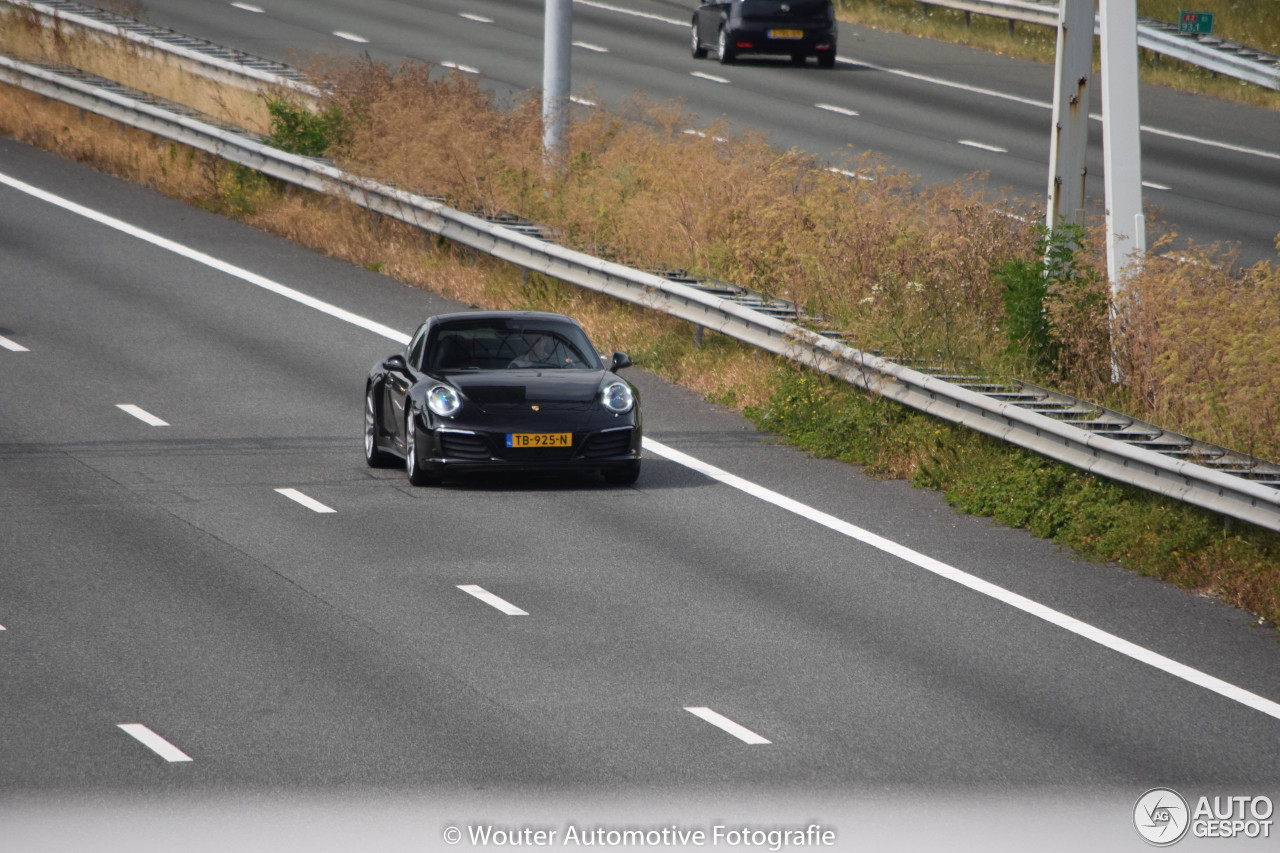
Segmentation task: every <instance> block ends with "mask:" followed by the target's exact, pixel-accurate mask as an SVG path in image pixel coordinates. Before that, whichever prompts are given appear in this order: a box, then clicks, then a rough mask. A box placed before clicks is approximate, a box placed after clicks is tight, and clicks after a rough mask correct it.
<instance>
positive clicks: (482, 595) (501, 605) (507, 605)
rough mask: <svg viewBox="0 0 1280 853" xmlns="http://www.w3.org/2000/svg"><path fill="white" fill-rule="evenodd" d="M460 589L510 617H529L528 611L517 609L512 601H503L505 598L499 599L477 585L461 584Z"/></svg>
mask: <svg viewBox="0 0 1280 853" xmlns="http://www.w3.org/2000/svg"><path fill="white" fill-rule="evenodd" d="M458 589H460V590H462V591H463V592H465V593H466V594H467V595H473V596H475V597H476V598H478V599H480V600H481V601H483V602H484V603H485V604H487V605H489V606H490V607H496V608H497V609H499V610H501V611H502V612H503V613H505V614H507V615H508V616H528V615H529V614H528V613H527V612H526V611H524V610H521V609H520V608H519V607H516V606H515V605H514V604H512V603H511V602H510V601H507V600H506V599H503V598H499V597H498V596H496V595H494V594H493V593H491V592H489V590H487V589H485V588H484V587H482V586H477V585H476V584H473V583H460V584H458Z"/></svg>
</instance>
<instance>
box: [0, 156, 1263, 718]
mask: <svg viewBox="0 0 1280 853" xmlns="http://www.w3.org/2000/svg"><path fill="white" fill-rule="evenodd" d="M0 183H3V184H6V185H8V186H10V187H12V188H14V189H16V190H19V191H21V192H24V193H27V194H28V195H31V196H34V197H35V198H39V199H41V200H43V201H47V202H49V203H50V204H54V205H57V206H59V207H61V208H63V209H65V210H68V211H71V212H72V213H76V214H78V215H80V216H84V217H86V218H88V219H92V220H93V221H95V222H99V223H101V224H103V225H106V226H107V227H109V228H114V229H115V230H117V231H120V232H122V233H125V234H129V235H131V236H134V237H137V238H138V239H140V240H145V241H146V242H148V243H151V244H152V245H155V246H158V247H160V248H162V249H165V250H167V251H171V252H174V253H176V254H179V255H182V256H183V257H186V258H189V259H191V260H194V261H196V262H197V263H201V264H204V265H205V266H208V267H212V268H213V269H217V270H220V271H222V272H225V273H227V274H228V275H231V276H234V277H236V278H239V279H242V280H244V281H247V282H249V283H251V284H254V285H256V286H258V287H261V288H263V289H264V290H269V291H271V292H273V293H276V294H278V295H281V296H284V297H285V298H287V299H292V300H294V301H295V302H298V303H300V304H302V305H306V306H307V307H309V308H314V309H316V310H317V311H321V312H323V313H325V314H328V315H329V316H331V317H335V318H337V319H339V320H342V321H343V322H346V323H350V324H352V325H354V326H358V327H359V328H362V329H366V330H368V331H371V332H373V333H374V334H377V335H381V336H382V337H384V338H388V339H389V340H393V341H396V342H397V343H399V344H401V345H405V344H408V343H409V336H408V335H406V334H404V333H402V332H398V331H396V330H395V329H392V328H390V327H389V326H384V325H382V324H381V323H376V322H374V321H373V320H370V319H368V318H367V317H361V316H360V315H358V314H354V313H352V312H350V311H347V310H345V309H342V308H338V307H336V306H334V305H330V304H329V303H327V302H323V301H321V300H319V299H315V298H313V297H311V296H307V295H306V294H304V293H300V292H299V291H296V290H293V289H291V288H288V287H284V286H283V285H280V284H277V283H276V282H273V281H271V280H270V279H267V278H264V277H262V276H259V275H256V274H255V273H251V272H248V271H247V270H244V269H241V268H240V267H236V266H233V265H231V264H228V263H225V262H223V261H219V260H217V259H215V258H213V257H212V256H210V255H206V254H204V253H203V252H197V251H195V250H193V249H189V248H187V247H186V246H183V245H181V244H179V243H175V242H174V241H172V240H168V239H165V238H163V237H159V236H157V235H155V234H152V233H150V232H148V231H144V230H142V229H141V228H136V227H135V226H132V225H129V224H127V223H125V222H122V221H120V220H118V219H115V218H113V217H110V216H106V215H105V214H102V213H98V212H97V211H95V210H91V209H89V208H87V207H84V206H83V205H79V204H76V203H74V202H71V201H68V200H66V199H64V198H60V197H59V196H55V195H53V194H52V193H48V192H45V191H44V190H41V189H37V188H36V187H33V186H31V185H30V184H27V183H24V182H22V181H19V180H17V179H16V178H12V177H9V176H8V175H6V174H4V173H0ZM644 446H645V449H647V450H649V451H650V452H651V453H654V454H657V455H658V456H662V457H664V458H666V459H669V460H671V461H673V462H676V463H678V464H680V465H684V466H686V467H688V468H692V469H693V470H695V471H699V472H701V473H703V474H704V475H706V476H708V477H711V478H712V479H715V480H718V481H720V482H722V483H725V484H726V485H729V486H732V487H733V488H736V489H740V490H742V491H744V492H747V493H749V494H752V495H755V496H756V497H759V498H760V499H761V500H766V501H768V502H770V503H773V504H774V505H776V506H778V507H781V508H783V509H786V510H787V511H789V512H794V513H796V514H798V515H801V516H803V517H805V518H809V519H810V520H812V521H815V522H817V523H819V524H822V525H823V526H825V527H828V528H830V529H831V530H834V531H837V532H839V533H842V534H844V535H846V536H849V537H852V538H854V539H858V540H859V541H862V542H864V543H866V544H868V545H871V546H872V547H874V548H878V549H880V550H882V551H884V552H886V553H889V554H893V555H894V556H897V557H899V558H901V559H903V560H906V561H907V562H910V563H913V564H915V565H916V566H919V567H920V568H923V569H925V570H926V571H930V572H933V573H934V574H936V575H938V576H940V577H944V578H947V579H948V580H951V581H954V582H956V583H958V584H961V585H962V586H966V587H968V588H969V589H971V590H973V591H975V592H978V593H981V594H982V595H987V596H990V597H991V598H994V599H996V600H997V601H1001V602H1003V603H1005V604H1008V605H1009V606H1011V607H1015V608H1017V609H1019V610H1022V611H1023V612H1025V613H1028V614H1030V615H1032V616H1035V617H1037V618H1039V619H1043V620H1044V621H1046V622H1049V623H1051V624H1054V625H1057V626H1058V627H1060V628H1063V629H1065V630H1067V631H1070V632H1072V633H1074V634H1076V635H1078V636H1081V637H1084V638H1085V639H1087V640H1091V641H1093V642H1095V643H1098V644H1099V645H1102V646H1105V647H1107V648H1109V649H1111V650H1113V651H1116V652H1119V653H1120V654H1123V655H1125V656H1127V657H1130V658H1133V659H1134V660H1136V661H1139V662H1141V663H1145V664H1147V665H1148V666H1152V667H1154V668H1156V669H1159V670H1161V671H1163V672H1166V673H1168V674H1170V675H1173V676H1174V677H1176V678H1181V679H1183V680H1185V681H1188V682H1190V683H1192V684H1196V685H1198V686H1200V687H1203V688H1205V689H1206V690H1210V691H1212V692H1214V693H1217V694H1219V695H1220V696H1224V697H1226V698H1228V699H1231V700H1233V701H1235V702H1239V703H1241V704H1242V705H1246V706H1248V707H1250V708H1253V709H1254V710H1256V711H1261V712H1262V713H1264V714H1267V715H1268V716H1271V717H1274V718H1276V719H1280V703H1276V702H1273V701H1271V700H1270V699H1265V698H1263V697H1261V696H1258V695H1257V694H1255V693H1250V692H1249V691H1247V690H1244V689H1242V688H1240V687H1236V686H1235V685H1233V684H1230V683H1228V682H1226V681H1223V680H1222V679H1219V678H1215V677H1214V676H1211V675H1208V674H1207V673H1203V672H1200V671H1199V670H1196V669H1192V668H1191V667H1189V666H1186V665H1185V664H1181V663H1178V662H1177V661H1174V660H1171V659H1169V658H1166V657H1164V656H1163V655H1159V654H1156V653H1155V652H1152V651H1150V650H1148V649H1144V648H1142V647H1141V646H1139V645H1137V644H1135V643H1131V642H1129V641H1128V640H1124V639H1122V638H1120V637H1116V636H1114V635H1112V634H1108V633H1106V632H1105V631H1102V630H1101V629H1098V628H1095V627H1093V626H1092V625H1089V624H1087V623H1085V622H1082V621H1080V620H1078V619H1075V618H1073V617H1070V616H1067V615H1065V614H1063V613H1059V612H1058V611H1056V610H1053V609H1051V608H1048V607H1045V606H1044V605H1042V604H1038V603H1037V602H1034V601H1032V600H1030V599H1028V598H1024V597H1023V596H1021V595H1018V594H1016V593H1013V592H1010V591H1009V590H1006V589H1003V588H1001V587H998V586H996V585H995V584H992V583H989V582H987V581H984V580H982V579H980V578H976V577H974V576H972V575H969V574H966V573H965V572H962V571H960V570H959V569H956V568H954V567H952V566H948V565H947V564H945V563H942V562H940V561H938V560H935V559H933V558H932V557H926V556H925V555H923V554H920V553H918V552H916V551H913V550H911V549H910V548H907V547H906V546H903V545H899V544H898V543H896V542H892V541H890V540H888V539H885V538H883V537H881V536H877V535H876V534H874V533H871V532H870V531H867V530H863V529H862V528H860V527H857V526H855V525H852V524H849V523H848V522H845V521H842V520H840V519H838V518H835V517H833V516H830V515H827V514H826V513H822V512H819V511H818V510H816V509H813V508H812V507H807V506H805V505H804V504H801V503H800V502H798V501H795V500H792V499H791V498H786V497H783V496H782V495H779V494H778V493H776V492H772V491H770V490H768V489H765V488H763V487H761V486H757V485H755V484H753V483H750V482H748V481H746V480H743V479H741V478H739V477H736V476H734V475H732V474H730V473H728V472H727V471H722V470H721V469H719V468H715V467H714V466H711V465H707V464H706V463H704V462H701V461H699V460H697V459H695V458H693V457H692V456H689V455H687V454H684V453H681V452H679V451H678V450H674V449H673V448H669V447H667V446H665V445H663V444H661V443H660V442H657V441H654V440H653V439H651V438H645V439H644Z"/></svg>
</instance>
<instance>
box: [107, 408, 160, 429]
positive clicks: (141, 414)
mask: <svg viewBox="0 0 1280 853" xmlns="http://www.w3.org/2000/svg"><path fill="white" fill-rule="evenodd" d="M116 408H117V409H119V410H120V411H122V412H125V413H127V414H130V415H133V416H134V417H135V418H137V419H138V420H140V421H142V422H143V423H145V424H151V426H157V427H160V426H168V425H169V424H168V422H167V421H162V420H160V418H157V417H156V416H155V415H153V414H151V413H150V412H148V411H147V410H145V409H141V408H139V407H137V406H135V405H133V404H132V403H117V404H116Z"/></svg>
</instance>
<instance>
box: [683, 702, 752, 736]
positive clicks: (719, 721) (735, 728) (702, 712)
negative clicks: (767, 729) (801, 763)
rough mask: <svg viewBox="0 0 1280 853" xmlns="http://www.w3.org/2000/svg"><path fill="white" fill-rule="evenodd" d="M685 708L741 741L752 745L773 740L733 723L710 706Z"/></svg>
mask: <svg viewBox="0 0 1280 853" xmlns="http://www.w3.org/2000/svg"><path fill="white" fill-rule="evenodd" d="M685 710H686V711H688V712H689V713H690V714H693V715H694V716H695V717H701V718H702V719H704V720H706V721H707V722H708V723H710V724H711V725H713V726H715V727H716V728H718V729H723V730H724V731H726V732H728V733H729V734H731V735H733V736H734V737H736V738H737V739H738V740H740V741H742V742H743V743H749V744H752V745H756V744H762V743H773V741H771V740H769V739H768V738H763V737H760V735H758V734H756V733H755V732H753V731H751V729H749V728H747V727H746V726H740V725H738V724H737V723H735V722H734V721H733V720H731V719H729V718H728V717H726V716H724V715H723V714H717V713H716V712H715V711H713V710H711V709H710V708H689V707H686V708H685Z"/></svg>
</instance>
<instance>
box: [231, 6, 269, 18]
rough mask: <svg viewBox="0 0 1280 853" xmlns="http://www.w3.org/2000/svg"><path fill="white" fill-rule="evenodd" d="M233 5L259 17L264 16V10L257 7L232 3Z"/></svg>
mask: <svg viewBox="0 0 1280 853" xmlns="http://www.w3.org/2000/svg"><path fill="white" fill-rule="evenodd" d="M231 5H232V6H235V7H236V8H237V9H243V10H245V11H246V12H253V13H255V14H258V15H261V14H263V11H262V9H259V8H258V7H257V6H250V5H249V4H248V3H232V4H231Z"/></svg>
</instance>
